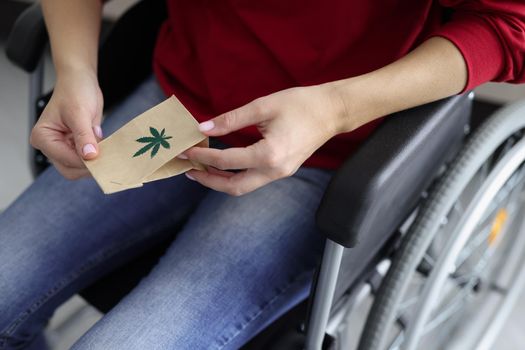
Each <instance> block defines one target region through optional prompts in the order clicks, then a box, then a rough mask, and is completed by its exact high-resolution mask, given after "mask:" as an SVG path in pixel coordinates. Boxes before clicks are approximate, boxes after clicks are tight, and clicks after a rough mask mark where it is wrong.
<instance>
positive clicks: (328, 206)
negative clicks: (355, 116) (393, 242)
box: [317, 95, 471, 247]
mask: <svg viewBox="0 0 525 350" xmlns="http://www.w3.org/2000/svg"><path fill="white" fill-rule="evenodd" d="M470 108H471V99H470V98H468V97H467V96H466V95H462V96H455V97H451V98H448V99H444V100H441V101H437V102H434V103H431V104H427V105H424V106H420V107H417V108H413V109H410V110H407V111H403V112H400V113H396V114H393V115H391V116H389V117H388V118H387V119H386V120H385V121H384V122H383V123H382V124H381V125H380V126H379V127H378V129H377V130H376V131H375V132H374V133H373V134H372V135H371V136H370V138H369V139H368V140H367V141H366V142H365V143H364V144H363V145H362V146H361V147H360V148H359V149H358V150H357V151H356V152H355V153H354V154H353V155H352V156H350V157H349V158H348V159H347V160H346V161H345V163H344V164H343V165H342V166H341V168H340V169H339V170H338V171H337V172H336V174H335V175H334V177H333V179H332V180H331V182H330V184H329V186H328V188H327V190H326V192H325V195H324V197H323V199H322V201H321V205H320V206H319V209H318V211H317V225H318V226H319V228H320V229H321V231H322V232H323V234H325V235H326V236H327V237H328V238H329V239H331V240H333V241H335V242H337V243H339V244H342V245H344V246H346V247H352V246H355V245H356V244H357V242H358V241H359V239H364V237H382V236H383V237H384V235H388V234H391V233H392V232H394V231H395V229H396V228H397V227H398V226H399V225H400V224H401V222H402V220H404V219H405V218H406V217H407V216H408V214H409V213H410V211H411V210H413V208H414V207H415V205H416V204H417V201H418V199H419V197H420V195H421V193H422V191H423V190H424V189H425V188H426V187H427V186H428V185H429V184H430V182H431V181H432V179H433V178H434V176H435V174H436V172H437V171H438V169H439V167H440V166H441V165H442V164H443V162H445V161H446V160H447V158H450V157H451V156H452V155H453V154H454V153H455V152H457V150H458V149H459V147H460V145H461V142H462V139H463V138H464V127H465V125H467V124H468V123H469V119H470Z"/></svg>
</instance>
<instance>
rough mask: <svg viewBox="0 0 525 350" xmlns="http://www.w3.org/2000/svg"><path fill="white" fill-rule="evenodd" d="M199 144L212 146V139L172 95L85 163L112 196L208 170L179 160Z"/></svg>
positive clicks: (111, 139) (105, 143)
mask: <svg viewBox="0 0 525 350" xmlns="http://www.w3.org/2000/svg"><path fill="white" fill-rule="evenodd" d="M195 145H198V146H200V147H208V138H207V137H206V136H205V135H204V134H202V133H201V132H200V131H199V129H198V122H197V121H196V120H195V119H194V118H193V116H192V115H191V114H190V112H188V110H187V109H186V108H185V107H184V106H183V105H182V103H180V102H179V100H177V98H175V96H172V97H170V98H168V99H167V100H166V101H164V102H162V103H160V104H158V105H156V106H155V107H153V108H151V109H149V110H147V111H146V112H144V113H142V114H140V115H139V116H137V117H135V118H134V119H133V120H131V121H130V122H128V123H127V124H126V125H124V126H123V127H122V128H120V129H119V130H117V131H116V132H115V133H113V134H112V135H111V136H109V137H108V138H106V139H104V140H103V141H101V142H100V143H99V144H98V146H99V156H98V157H97V158H95V159H93V160H89V161H84V163H85V164H86V166H87V168H88V170H89V171H90V172H91V175H93V177H94V178H95V180H96V181H97V183H98V185H99V186H100V188H101V189H102V191H103V192H104V193H106V194H110V193H114V192H119V191H123V190H127V189H130V188H137V187H141V186H142V185H143V184H144V183H146V182H151V181H155V180H160V179H164V178H168V177H171V176H175V175H178V174H181V173H183V172H186V171H188V170H190V169H199V170H204V167H203V166H202V164H197V163H195V162H191V161H189V160H184V159H179V158H175V157H176V156H177V155H179V154H180V153H182V152H184V151H185V150H187V149H188V148H190V147H192V146H195Z"/></svg>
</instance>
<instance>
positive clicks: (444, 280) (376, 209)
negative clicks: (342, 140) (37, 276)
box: [7, 0, 525, 350]
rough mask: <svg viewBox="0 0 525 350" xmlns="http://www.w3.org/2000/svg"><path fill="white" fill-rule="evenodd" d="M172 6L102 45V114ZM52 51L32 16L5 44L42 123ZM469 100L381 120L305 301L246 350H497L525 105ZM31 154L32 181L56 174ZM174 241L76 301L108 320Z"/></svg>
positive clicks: (142, 10)
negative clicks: (24, 75)
mask: <svg viewBox="0 0 525 350" xmlns="http://www.w3.org/2000/svg"><path fill="white" fill-rule="evenodd" d="M164 6H165V5H164V1H163V0H148V1H141V2H139V3H137V4H136V5H134V6H133V7H131V8H130V9H129V10H128V11H127V12H126V13H125V14H124V15H122V17H121V18H120V19H119V20H118V21H117V22H116V23H115V24H114V25H112V27H111V29H110V30H109V31H107V33H106V34H105V35H103V36H102V39H101V49H100V57H99V81H100V84H101V88H102V91H103V94H104V100H105V105H106V107H105V108H106V109H108V108H111V106H112V105H114V104H115V103H116V102H118V101H119V100H120V99H121V98H123V96H125V95H126V94H128V93H129V92H130V91H131V89H132V88H133V87H134V86H136V85H137V84H138V83H140V82H141V81H142V80H143V79H144V78H146V77H147V76H148V75H149V74H150V73H151V56H152V51H153V45H154V41H155V37H156V33H157V30H158V28H159V25H160V23H161V22H162V21H163V20H164V19H165V17H166V10H165V7H164ZM144 14H148V15H147V16H145V15H144ZM46 42H47V36H46V30H45V26H44V23H43V18H42V13H41V9H40V7H39V5H38V4H35V5H33V6H31V7H29V8H28V9H27V10H26V11H25V12H24V13H22V15H21V16H20V17H19V18H18V20H17V22H16V23H15V25H14V27H13V29H12V32H11V34H10V37H9V40H8V43H7V55H8V57H9V58H10V59H11V61H12V62H13V63H14V64H16V65H17V66H18V67H20V68H21V69H23V70H25V71H26V72H28V73H30V101H29V102H30V106H31V109H30V116H31V122H32V123H34V122H35V121H36V120H37V118H38V116H39V115H40V113H41V112H42V110H43V108H44V107H45V105H46V103H47V101H48V100H49V97H50V93H48V94H45V95H43V94H42V82H43V63H42V62H43V55H44V52H45V47H46ZM129 57H134V59H133V60H129V59H127V58H129ZM472 100H473V93H467V94H464V95H461V96H454V97H450V98H447V99H444V100H441V101H437V102H434V103H430V104H427V105H423V106H420V107H417V108H413V109H410V110H406V111H403V112H399V113H395V114H393V115H390V116H388V117H385V118H384V120H383V121H382V124H381V125H380V126H379V127H378V129H377V130H376V131H374V133H373V134H372V135H371V136H370V137H369V138H368V139H367V140H366V141H365V142H364V144H363V145H362V146H361V147H360V148H359V149H358V150H357V151H356V152H355V153H353V154H352V155H351V156H350V157H349V158H348V159H347V160H346V161H345V162H344V164H343V165H342V166H341V167H340V168H339V169H338V170H337V172H336V173H335V175H334V176H333V179H332V180H331V182H330V184H329V186H328V188H327V190H326V192H325V194H324V197H323V199H322V202H321V204H320V206H319V208H318V211H317V214H316V220H317V225H318V227H319V230H320V232H321V233H322V234H323V235H325V236H326V243H325V247H324V252H323V256H322V259H321V261H320V262H319V266H318V269H317V273H316V276H315V279H314V283H313V285H312V288H311V294H310V298H309V300H308V301H305V302H303V303H301V304H299V305H298V306H296V307H295V308H293V309H292V310H290V311H289V312H288V313H286V314H285V315H282V316H281V317H280V318H279V319H278V320H276V321H275V322H274V323H273V324H272V325H270V326H269V327H267V328H266V329H265V330H263V331H262V332H260V333H259V334H258V335H256V336H255V337H254V338H253V339H252V341H251V342H250V343H249V344H247V345H245V346H244V347H243V349H247V350H250V349H251V350H255V349H307V350H319V349H334V350H343V349H345V350H346V349H359V350H370V349H408V350H414V349H461V350H465V349H490V348H491V345H492V344H493V343H494V341H495V339H496V338H497V335H498V333H499V331H500V330H501V328H502V326H503V324H504V322H505V319H506V318H507V316H508V315H509V313H510V311H511V310H512V308H513V305H514V304H515V302H516V300H517V298H518V296H519V293H520V291H521V290H522V287H523V285H524V282H525V269H523V267H522V266H523V263H524V258H525V256H524V254H525V232H524V230H525V221H524V220H523V216H524V214H525V208H524V206H525V203H524V202H525V188H524V187H525V166H524V163H525V137H524V131H525V102H520V103H516V104H513V105H510V106H507V107H505V108H503V109H501V110H499V111H497V112H496V113H495V114H493V115H492V116H491V117H490V118H481V119H476V118H472V117H471V109H472ZM31 152H32V153H31V166H32V170H33V173H34V175H35V176H36V175H38V174H39V173H40V172H42V171H43V170H44V169H45V168H46V167H47V166H48V165H49V164H48V162H47V160H46V158H45V156H44V155H43V154H42V153H40V152H38V151H36V150H32V151H31ZM166 237H167V238H166V240H165V241H164V242H161V244H159V245H158V246H156V247H152V249H150V250H149V251H148V252H146V253H144V254H142V255H141V256H137V257H136V259H135V260H134V261H132V262H130V263H128V264H126V265H125V266H116V267H115V270H114V271H113V272H111V273H110V274H109V275H107V276H105V277H103V278H102V279H100V280H99V281H97V282H95V283H94V284H92V285H91V286H85V287H86V288H85V289H84V290H83V291H81V293H80V294H81V295H82V296H83V297H84V298H85V299H86V300H87V301H88V302H90V303H91V304H92V305H93V306H95V307H96V308H98V309H99V310H101V311H102V312H106V311H108V310H109V309H111V307H112V306H113V305H115V304H116V303H117V302H118V300H120V298H122V297H123V296H124V295H125V294H126V293H127V292H128V291H129V290H131V288H133V287H134V286H135V285H136V284H137V283H138V281H139V280H140V278H141V277H143V276H144V275H145V274H147V273H148V271H149V270H150V269H151V268H152V266H153V265H154V264H155V262H156V261H157V260H158V258H159V256H160V255H161V254H162V252H163V251H164V250H165V249H166V247H167V245H168V244H169V242H170V241H171V240H172V239H173V237H174V236H173V234H172V233H169V234H167V235H166Z"/></svg>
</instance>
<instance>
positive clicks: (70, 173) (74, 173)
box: [53, 162, 91, 180]
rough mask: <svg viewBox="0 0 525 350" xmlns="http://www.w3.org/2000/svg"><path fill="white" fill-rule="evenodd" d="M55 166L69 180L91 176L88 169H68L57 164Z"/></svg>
mask: <svg viewBox="0 0 525 350" xmlns="http://www.w3.org/2000/svg"><path fill="white" fill-rule="evenodd" d="M53 166H54V167H55V168H56V169H57V171H58V172H59V173H60V174H61V175H62V176H63V177H64V178H66V179H68V180H78V179H81V178H83V177H88V176H90V175H91V174H90V173H89V171H88V170H87V169H77V168H68V167H65V166H63V165H61V164H59V163H55V162H53Z"/></svg>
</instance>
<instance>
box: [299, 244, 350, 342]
mask: <svg viewBox="0 0 525 350" xmlns="http://www.w3.org/2000/svg"><path fill="white" fill-rule="evenodd" d="M344 249H345V248H344V247H343V246H342V245H340V244H338V243H335V242H333V241H331V240H327V241H326V244H325V247H324V252H323V260H322V261H321V267H320V270H319V276H318V278H317V283H316V284H315V290H314V291H313V295H312V298H313V302H312V309H311V312H310V318H309V322H308V328H307V332H306V344H305V349H306V350H321V348H322V345H323V340H324V337H325V332H326V325H327V324H328V318H329V317H330V309H331V307H332V301H333V298H334V292H335V286H336V283H337V276H338V275H339V268H340V266H341V260H342V258H343V251H344Z"/></svg>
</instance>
